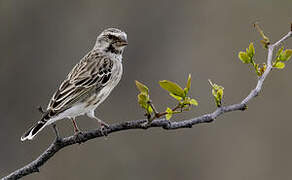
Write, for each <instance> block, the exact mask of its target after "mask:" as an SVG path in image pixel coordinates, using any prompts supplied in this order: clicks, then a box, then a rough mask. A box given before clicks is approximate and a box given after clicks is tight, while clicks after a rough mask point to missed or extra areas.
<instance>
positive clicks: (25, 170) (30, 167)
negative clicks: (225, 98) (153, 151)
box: [2, 25, 292, 180]
mask: <svg viewBox="0 0 292 180" xmlns="http://www.w3.org/2000/svg"><path fill="white" fill-rule="evenodd" d="M289 37H292V25H291V31H290V32H289V33H288V34H287V35H285V36H284V37H283V38H281V39H280V40H279V41H277V42H276V43H274V44H269V45H268V57H267V69H266V70H265V72H264V74H263V75H262V76H261V77H259V79H258V82H257V85H256V87H255V88H254V89H253V90H252V91H251V92H250V93H249V94H248V96H247V97H246V98H245V99H243V100H242V101H241V102H240V103H238V104H232V105H228V106H221V107H219V108H217V109H216V110H215V111H214V112H212V113H209V114H205V115H202V116H199V117H196V118H193V119H189V120H184V121H172V122H170V121H168V120H166V119H164V118H163V119H155V120H153V121H152V122H151V123H150V124H149V126H147V128H152V127H162V128H163V129H166V130H175V129H180V128H191V127H192V126H193V125H196V124H200V123H210V122H212V121H214V120H215V119H216V118H217V117H218V116H220V115H221V114H223V113H227V112H231V111H237V110H245V109H246V104H247V103H248V102H249V101H250V100H251V99H253V98H254V97H256V96H257V95H258V93H259V92H260V91H261V89H262V85H263V82H264V80H265V79H266V77H267V76H268V74H269V73H270V71H271V69H272V59H273V51H274V49H275V47H277V46H279V45H280V44H281V43H282V42H283V41H285V40H287V39H288V38H289ZM146 122H147V119H142V120H134V121H127V122H121V123H116V124H113V125H110V126H109V128H108V129H106V134H111V133H114V132H117V131H124V130H128V129H145V126H144V125H143V124H144V123H146ZM103 131H104V130H103ZM103 135H104V132H102V131H100V130H99V129H96V130H92V131H87V132H83V133H82V134H79V135H78V137H77V136H74V135H73V136H69V137H66V138H57V139H56V140H55V141H54V142H53V143H52V144H51V145H50V146H49V147H48V148H47V149H46V150H45V151H44V152H43V153H42V154H41V155H40V156H39V157H38V158H37V159H35V160H34V161H32V162H30V163H29V164H27V165H25V166H24V167H22V168H20V169H18V170H16V171H14V172H12V173H11V174H9V175H7V176H6V177H3V178H2V180H8V179H9V180H10V179H20V178H21V177H23V176H26V175H29V174H32V173H34V172H39V168H40V167H41V166H42V165H44V164H45V163H46V162H47V161H48V160H49V159H50V158H51V157H53V156H54V155H55V154H56V153H57V152H58V151H59V150H61V149H63V148H64V147H67V146H70V145H73V144H80V143H83V142H86V141H88V140H91V139H95V138H98V137H102V136H103Z"/></svg>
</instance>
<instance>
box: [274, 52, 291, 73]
mask: <svg viewBox="0 0 292 180" xmlns="http://www.w3.org/2000/svg"><path fill="white" fill-rule="evenodd" d="M291 56H292V49H286V50H285V51H284V47H281V48H280V49H279V50H278V52H277V55H276V59H275V61H274V62H273V67H274V68H277V69H283V68H284V67H285V63H284V62H285V61H288V60H289V59H290V58H291Z"/></svg>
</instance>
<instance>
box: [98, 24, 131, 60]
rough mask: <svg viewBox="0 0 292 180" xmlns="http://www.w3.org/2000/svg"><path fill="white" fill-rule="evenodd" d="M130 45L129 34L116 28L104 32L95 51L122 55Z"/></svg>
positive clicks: (99, 37)
mask: <svg viewBox="0 0 292 180" xmlns="http://www.w3.org/2000/svg"><path fill="white" fill-rule="evenodd" d="M127 45H128V40H127V34H126V33H125V32H123V31H121V30H119V29H116V28H108V29H106V30H104V31H103V32H102V33H101V34H100V35H99V36H98V37H97V40H96V43H95V46H94V49H99V50H102V51H105V52H107V53H113V54H116V55H121V54H122V53H123V51H124V48H125V47H126V46H127Z"/></svg>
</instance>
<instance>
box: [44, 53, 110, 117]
mask: <svg viewBox="0 0 292 180" xmlns="http://www.w3.org/2000/svg"><path fill="white" fill-rule="evenodd" d="M112 68H113V61H112V60H111V59H109V58H107V57H105V56H104V55H102V54H100V53H93V52H90V53H89V54H87V55H86V56H85V57H84V58H83V59H82V60H81V61H80V62H79V63H78V64H76V66H75V67H74V68H73V69H72V71H71V72H70V73H69V74H68V76H67V78H66V79H65V80H64V81H63V83H62V84H61V85H60V87H59V88H58V90H57V91H56V92H55V93H54V95H53V97H52V98H51V100H50V102H49V105H48V108H47V113H46V116H49V117H46V118H44V119H49V118H50V117H52V116H55V115H57V114H58V113H60V112H63V111H65V110H67V109H69V108H70V107H72V106H73V105H74V104H75V103H77V102H80V101H82V100H84V99H86V98H87V97H89V96H90V95H92V93H93V92H98V91H100V89H102V88H103V87H104V86H105V85H106V84H107V83H108V82H109V80H110V78H111V74H112Z"/></svg>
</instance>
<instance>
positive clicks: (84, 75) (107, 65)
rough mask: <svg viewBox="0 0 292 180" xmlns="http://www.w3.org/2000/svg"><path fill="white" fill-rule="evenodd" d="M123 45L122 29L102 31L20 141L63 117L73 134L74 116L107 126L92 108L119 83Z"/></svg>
mask: <svg viewBox="0 0 292 180" xmlns="http://www.w3.org/2000/svg"><path fill="white" fill-rule="evenodd" d="M127 45H128V40H127V34H126V33H125V32H124V31H122V30H120V29H117V28H107V29H105V30H104V31H102V33H101V34H100V35H98V36H97V39H96V42H95V45H94V47H93V49H92V50H91V51H89V52H88V53H87V54H86V55H85V56H84V57H83V58H82V59H81V60H80V62H79V63H77V64H76V65H75V66H74V68H73V69H72V70H71V71H70V73H69V74H68V75H67V77H66V78H65V80H64V81H63V82H62V83H61V84H60V86H59V88H58V89H57V90H56V91H55V93H54V94H53V96H52V98H51V99H50V101H49V104H48V106H47V109H46V110H44V111H43V114H42V117H41V119H40V120H39V121H38V122H36V123H35V124H34V125H33V126H32V127H31V128H30V129H28V131H26V132H25V133H24V134H23V135H22V136H21V141H25V140H32V139H33V138H34V137H35V136H36V135H37V134H38V133H39V132H40V131H42V130H43V129H44V128H45V127H46V126H48V125H51V124H53V125H54V124H55V122H56V121H58V120H61V119H65V118H69V119H71V121H72V123H73V127H74V131H75V133H79V132H81V131H80V130H79V128H78V126H77V124H76V121H75V119H76V117H77V116H81V115H87V116H88V117H90V118H92V119H95V120H97V121H98V122H99V123H100V125H101V127H102V128H104V127H106V128H108V127H109V126H108V124H107V123H105V122H103V121H102V120H100V119H99V118H97V117H96V116H95V113H94V111H95V109H96V108H97V107H98V106H99V105H100V104H101V103H102V102H103V101H104V100H105V99H106V98H107V97H108V96H109V94H110V93H111V91H112V90H113V89H114V88H115V86H116V85H117V84H118V83H119V81H120V79H121V77H122V73H123V66H122V59H123V57H122V55H123V52H124V49H125V47H126V46H127Z"/></svg>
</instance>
